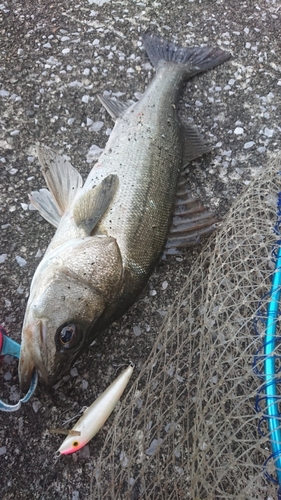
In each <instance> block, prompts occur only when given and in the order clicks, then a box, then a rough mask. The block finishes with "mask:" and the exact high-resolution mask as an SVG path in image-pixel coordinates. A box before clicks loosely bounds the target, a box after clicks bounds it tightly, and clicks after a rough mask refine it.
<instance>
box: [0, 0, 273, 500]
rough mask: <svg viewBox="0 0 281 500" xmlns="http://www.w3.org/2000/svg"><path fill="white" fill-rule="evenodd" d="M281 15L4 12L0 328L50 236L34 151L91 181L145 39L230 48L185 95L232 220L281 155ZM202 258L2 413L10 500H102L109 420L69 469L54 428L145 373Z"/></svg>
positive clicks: (187, 6)
mask: <svg viewBox="0 0 281 500" xmlns="http://www.w3.org/2000/svg"><path fill="white" fill-rule="evenodd" d="M280 10H281V8H280V3H279V2H278V0H257V1H251V0H247V1H237V0H225V1H224V0H217V1H215V0H214V1H212V2H210V1H208V0H202V1H201V0H194V1H191V0H189V1H185V2H184V1H181V2H179V1H169V2H168V1H149V2H145V1H144V2H137V1H129V0H124V1H116V2H115V1H107V0H80V1H79V0H78V1H77V2H67V1H66V0H59V1H57V2H52V1H51V0H45V1H43V0H41V1H40V0H39V1H38V2H36V3H35V2H31V1H30V0H27V1H26V2H18V1H14V0H4V2H3V3H1V4H0V16H1V18H2V19H1V25H0V111H1V112H0V120H1V128H2V131H1V137H0V175H1V177H0V179H1V197H0V200H1V248H0V262H1V264H0V273H1V298H0V322H1V324H3V325H4V326H5V327H6V329H7V331H8V332H9V334H10V335H11V336H12V337H13V338H14V339H16V340H18V341H20V331H21V324H22V320H23V316H24V310H25V304H26V300H27V297H28V293H29V285H30V282H31V279H32V276H33V273H34V270H35V269H36V267H37V265H38V262H39V260H40V257H41V256H42V254H43V253H44V251H45V249H46V247H47V245H48V242H49V241H50V238H51V237H52V234H53V229H52V227H51V226H50V225H48V223H47V222H45V221H43V220H42V219H41V218H40V216H39V214H37V213H36V212H34V211H30V210H28V197H27V194H28V192H30V191H31V190H34V189H38V188H40V187H42V186H43V178H42V175H41V173H40V170H39V168H38V163H37V159H36V158H35V157H34V156H33V154H34V151H33V145H34V144H35V143H37V142H41V143H43V144H46V145H48V146H52V147H54V148H56V149H57V150H59V151H61V152H63V153H65V154H67V155H68V156H69V157H70V158H71V161H72V163H73V165H74V166H76V167H77V168H78V169H79V171H80V172H81V173H82V175H83V176H84V178H85V176H86V175H87V172H88V171H89V168H90V167H91V164H89V161H90V160H91V159H92V155H91V151H93V149H95V148H92V150H91V151H90V148H91V147H92V146H93V145H94V146H99V147H104V145H105V143H106V141H107V138H108V135H109V133H110V129H111V128H112V127H113V123H112V121H111V118H110V117H109V116H108V115H107V114H106V113H105V111H104V109H103V108H102V107H101V105H100V103H99V101H98V100H97V98H96V95H97V94H98V93H103V92H105V91H106V92H109V93H110V94H111V93H113V95H117V96H118V95H120V99H124V100H127V99H135V98H136V97H137V96H138V94H136V95H135V93H139V92H143V90H144V89H145V87H146V85H147V84H148V82H149V81H150V79H151V77H152V75H153V69H152V68H151V66H150V64H149V62H148V58H147V56H146V54H145V53H144V51H143V48H142V47H141V42H140V34H141V33H142V32H144V31H146V30H149V31H153V32H154V33H156V34H161V35H163V36H165V37H166V38H169V39H171V40H173V41H176V42H180V43H183V44H186V45H203V44H208V45H219V46H220V47H222V48H225V49H227V50H230V51H231V53H232V55H233V58H232V60H231V61H229V62H227V63H226V64H224V65H223V66H220V67H219V68H217V69H215V70H213V71H210V72H207V73H206V74H204V75H201V76H199V77H195V78H194V79H193V80H192V81H190V82H189V83H188V85H187V88H186V91H185V93H184V95H183V99H182V104H181V115H182V116H183V117H184V119H187V118H191V119H193V120H194V123H195V124H196V126H198V128H199V129H200V130H201V132H202V133H203V134H204V135H205V136H206V137H207V138H208V139H209V141H210V142H211V143H212V145H213V146H214V149H213V152H212V154H211V155H208V156H206V157H205V158H203V159H202V160H200V161H196V162H194V163H193V164H192V165H191V166H190V168H189V175H188V177H187V182H188V183H189V185H190V187H191V189H192V191H193V193H194V194H197V195H199V196H200V197H201V199H202V200H203V201H204V202H205V204H208V205H209V206H210V207H212V209H213V210H215V211H216V212H217V213H218V214H220V215H221V216H223V214H224V213H225V212H226V211H227V208H228V207H229V206H230V205H231V203H232V201H233V199H234V198H235V197H236V196H237V194H238V193H239V192H240V191H241V189H242V188H243V187H244V186H245V185H247V184H248V183H249V182H250V179H251V178H252V176H253V175H254V174H255V172H256V171H257V170H258V169H260V168H262V167H263V164H264V163H265V159H266V155H267V153H268V152H270V151H276V150H278V149H279V148H280V130H281V129H280V123H281V121H280V117H281V107H280V100H281V99H280V91H281V72H280V70H281V61H280ZM120 93H122V95H121V94H120ZM197 251H200V249H197V250H193V251H190V252H186V253H185V254H184V255H183V256H181V257H180V258H179V257H170V258H169V259H168V260H167V261H164V262H161V263H160V265H159V266H158V268H157V269H156V271H155V273H154V274H153V276H152V277H151V279H150V282H149V284H148V285H147V287H146V289H145V290H144V291H143V294H142V296H141V297H140V299H139V300H138V301H137V302H136V304H135V305H134V306H133V307H132V309H131V310H130V311H129V312H128V313H127V314H126V315H125V316H124V317H123V318H122V319H121V320H120V321H119V322H118V323H116V324H114V325H112V327H111V328H110V329H109V331H108V332H107V333H106V334H105V336H104V339H103V341H101V342H98V343H97V344H96V345H94V346H93V347H92V348H91V350H90V352H89V354H87V355H85V356H84V357H83V358H82V359H80V360H79V361H78V362H77V364H76V365H75V367H74V369H73V370H72V372H71V375H70V376H68V377H66V378H65V379H64V380H63V381H62V382H61V384H59V386H58V387H57V388H56V389H52V390H50V391H46V389H44V388H43V387H39V388H38V390H37V392H36V395H35V396H34V397H33V398H32V400H31V401H30V402H29V403H27V404H26V405H24V406H22V408H21V409H20V410H19V411H18V412H16V413H11V414H6V413H1V415H0V417H1V426H0V477H1V486H0V489H1V491H0V497H1V498H2V499H5V500H8V499H12V498H13V499H14V498H17V499H18V500H20V499H26V498H31V499H34V500H35V499H40V500H43V499H45V500H49V499H54V498H61V499H70V500H78V499H79V500H81V499H85V498H91V495H90V489H91V488H90V484H91V478H92V471H93V468H94V466H95V459H96V457H97V456H98V453H99V449H100V446H101V444H102V442H103V438H104V435H105V433H106V431H107V429H108V428H109V426H110V420H109V421H108V422H107V423H106V425H105V426H104V428H103V429H102V431H101V432H100V434H99V435H98V436H97V437H96V438H95V439H94V440H93V441H91V442H90V444H89V445H88V446H86V447H85V448H84V449H83V450H82V451H81V452H79V453H77V454H74V455H72V456H65V457H62V458H60V459H59V460H58V461H55V459H54V454H55V451H56V450H57V449H58V447H59V445H60V443H61V442H62V439H63V436H60V435H53V434H50V433H49V432H48V429H50V428H56V427H61V426H62V423H63V421H64V420H66V419H67V418H70V417H73V416H74V415H76V414H77V413H78V412H79V410H80V409H81V408H82V406H85V405H89V404H90V403H91V402H92V401H93V400H94V399H95V398H96V397H97V395H98V393H99V392H101V391H102V390H103V389H104V388H105V387H106V386H107V385H108V384H109V382H110V381H112V380H113V378H114V377H115V370H116V365H119V364H121V363H124V362H127V360H128V359H131V360H132V361H133V362H135V363H136V370H135V371H136V374H137V372H138V370H139V369H140V367H141V365H142V363H143V362H144V360H145V359H146V354H147V353H148V352H149V350H150V348H151V345H152V343H153V339H154V338H155V336H156V334H157V328H158V327H159V325H160V324H161V318H162V317H163V315H164V314H165V310H166V309H167V307H168V306H169V304H170V303H171V302H172V301H173V299H174V298H175V296H176V294H177V291H178V290H179V288H180V286H181V284H182V283H183V282H184V279H185V276H186V275H187V273H188V269H189V267H190V265H191V264H192V260H193V258H194V256H195V255H196V252H197ZM136 374H135V375H136ZM0 376H1V397H2V398H6V400H7V401H10V402H13V401H16V400H17V398H18V397H19V388H18V378H17V365H16V363H12V362H10V361H9V360H8V364H7V360H6V362H5V363H4V362H3V363H2V364H1V366H0ZM69 426H71V424H69Z"/></svg>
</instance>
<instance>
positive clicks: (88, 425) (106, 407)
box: [58, 365, 134, 455]
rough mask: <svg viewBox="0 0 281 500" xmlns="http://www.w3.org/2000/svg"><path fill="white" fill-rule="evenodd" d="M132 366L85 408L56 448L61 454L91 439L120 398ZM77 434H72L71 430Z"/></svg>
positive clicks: (75, 449) (73, 449)
mask: <svg viewBox="0 0 281 500" xmlns="http://www.w3.org/2000/svg"><path fill="white" fill-rule="evenodd" d="M133 369H134V367H133V366H132V365H129V366H128V368H126V370H124V371H123V372H122V373H120V375H119V376H118V377H117V378H116V379H115V380H114V382H112V384H110V386H109V387H108V388H107V389H106V390H105V391H104V392H103V393H102V394H100V396H99V397H98V398H97V399H96V400H95V401H94V402H93V403H92V404H91V406H89V408H87V409H86V410H85V412H84V413H83V415H82V417H81V418H80V419H79V420H78V422H77V423H76V424H75V425H74V427H73V429H71V431H70V432H71V433H72V435H71V434H70V435H68V436H67V437H66V438H65V440H64V441H63V443H62V445H61V446H60V448H59V449H58V452H59V453H60V454H62V455H67V454H69V453H73V452H74V451H77V450H80V448H83V446H85V445H86V444H87V443H88V442H89V441H90V439H92V438H93V437H94V436H95V435H96V434H97V432H98V431H99V430H100V428H101V427H102V426H103V424H104V423H105V421H106V420H107V419H108V417H109V416H110V414H111V413H112V411H113V410H114V408H115V406H116V404H117V403H118V401H119V399H120V398H121V396H122V394H123V392H124V390H125V388H126V386H127V384H128V382H129V380H130V378H131V375H132V373H133ZM74 431H75V433H77V435H75V436H74V435H73V432H74Z"/></svg>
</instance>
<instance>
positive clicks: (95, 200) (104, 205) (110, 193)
mask: <svg viewBox="0 0 281 500" xmlns="http://www.w3.org/2000/svg"><path fill="white" fill-rule="evenodd" d="M118 184H119V179H118V176H117V175H114V174H110V175H108V176H107V177H105V179H103V180H102V182H101V183H100V184H98V185H97V186H94V187H93V188H92V189H91V190H89V191H86V193H85V194H83V196H81V198H79V200H78V201H77V202H76V203H75V205H74V208H73V217H74V221H75V223H76V225H77V226H79V227H81V228H82V229H84V231H85V232H86V234H87V235H90V234H91V233H92V231H93V229H94V227H95V226H96V225H97V224H98V222H99V221H100V219H101V218H102V216H103V214H104V213H105V212H106V210H107V209H108V207H109V205H110V203H111V201H112V199H113V197H114V195H115V193H116V190H117V188H118Z"/></svg>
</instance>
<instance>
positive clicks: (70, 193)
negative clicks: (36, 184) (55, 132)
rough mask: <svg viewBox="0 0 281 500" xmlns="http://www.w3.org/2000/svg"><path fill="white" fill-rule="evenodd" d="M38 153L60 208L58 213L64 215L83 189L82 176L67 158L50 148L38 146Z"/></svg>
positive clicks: (46, 179) (52, 193) (50, 188)
mask: <svg viewBox="0 0 281 500" xmlns="http://www.w3.org/2000/svg"><path fill="white" fill-rule="evenodd" d="M37 153H38V159H39V162H40V164H41V167H42V168H41V170H42V173H43V175H44V178H45V181H46V184H47V186H48V188H49V190H50V192H51V195H52V198H53V200H54V202H55V204H56V206H57V208H58V213H59V214H60V216H62V215H63V214H64V213H65V212H66V211H67V210H68V209H69V207H70V205H71V203H72V202H73V200H74V198H75V196H76V194H77V191H79V190H80V189H81V187H82V185H83V180H82V177H81V175H80V174H79V172H78V171H77V170H76V168H74V167H73V166H72V165H71V164H70V163H69V161H68V160H66V158H64V157H63V156H61V155H58V154H57V153H55V152H54V151H52V150H51V149H50V148H47V147H46V146H38V147H37ZM39 211H40V210H39ZM45 218H46V217H45Z"/></svg>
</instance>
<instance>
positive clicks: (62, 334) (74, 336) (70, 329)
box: [57, 323, 82, 349]
mask: <svg viewBox="0 0 281 500" xmlns="http://www.w3.org/2000/svg"><path fill="white" fill-rule="evenodd" d="M57 338H58V341H59V345H60V347H63V349H72V348H73V347H76V346H77V345H78V344H79V342H80V340H81V338H82V329H81V327H80V326H79V325H76V324H75V323H68V324H66V325H64V326H62V327H60V328H59V329H58V331H57Z"/></svg>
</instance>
